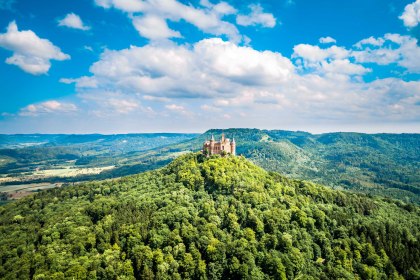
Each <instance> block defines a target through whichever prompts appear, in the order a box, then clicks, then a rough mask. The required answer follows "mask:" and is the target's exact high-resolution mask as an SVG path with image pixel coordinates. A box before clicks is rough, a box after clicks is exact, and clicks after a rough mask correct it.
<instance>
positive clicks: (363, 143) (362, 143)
mask: <svg viewBox="0 0 420 280" xmlns="http://www.w3.org/2000/svg"><path fill="white" fill-rule="evenodd" d="M224 132H225V134H226V136H227V137H232V136H235V138H236V141H237V151H238V153H239V154H243V155H244V156H245V157H246V158H248V159H249V160H251V161H252V162H253V163H255V164H257V165H259V166H261V167H263V168H265V169H267V170H269V171H276V172H279V173H281V174H283V175H285V176H287V177H289V178H296V179H306V180H310V181H313V182H317V183H321V184H323V185H327V186H330V187H332V188H335V189H346V190H352V191H357V192H362V193H368V194H372V195H380V196H387V197H391V198H398V199H402V200H404V201H406V202H413V203H417V204H420V172H419V170H420V134H363V133H325V134H310V133H307V132H293V131H282V130H258V129H226V130H224ZM221 133H222V130H217V129H214V130H209V131H207V132H206V133H204V134H201V135H194V134H151V135H147V134H138V135H136V134H133V135H108V136H103V135H55V136H54V135H38V136H37V135H35V136H37V137H38V138H35V139H38V140H37V141H35V140H34V135H29V136H25V137H26V138H24V139H22V138H19V137H18V136H4V135H3V136H2V137H0V147H3V149H0V174H3V175H4V176H12V177H16V178H19V180H20V181H19V183H33V182H79V181H83V180H95V179H106V178H115V177H120V176H126V175H130V174H136V173H139V172H143V171H147V170H151V169H155V168H159V167H162V166H164V165H166V164H168V163H169V162H171V161H172V160H173V159H174V158H176V157H178V156H179V155H181V154H183V153H186V152H189V151H198V150H200V149H201V147H202V143H203V141H204V140H206V139H208V138H210V136H211V134H214V135H215V136H216V137H220V135H221ZM20 137H24V136H20ZM2 139H3V140H2ZM19 143H20V144H19ZM30 143H32V144H30ZM33 143H36V144H37V145H34V144H33ZM28 145H31V146H28ZM63 163H64V166H63ZM96 167H100V168H104V171H102V172H101V173H100V174H90V175H89V174H80V175H77V176H72V177H54V176H52V175H51V176H44V175H43V176H37V177H34V176H32V177H31V175H30V174H33V173H34V171H35V170H36V169H37V168H38V169H42V170H43V169H46V170H47V171H46V172H48V170H49V169H57V168H72V169H75V168H76V169H77V168H80V169H82V170H83V169H89V168H96ZM46 172H44V173H43V174H45V173H46ZM81 173H82V172H81ZM25 174H27V175H25ZM35 174H36V173H35ZM53 174H54V173H53ZM47 175H48V173H47Z"/></svg>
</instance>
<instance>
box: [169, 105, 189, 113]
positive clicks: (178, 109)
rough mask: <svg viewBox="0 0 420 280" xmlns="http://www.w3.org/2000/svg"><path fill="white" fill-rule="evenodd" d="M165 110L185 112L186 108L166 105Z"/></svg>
mask: <svg viewBox="0 0 420 280" xmlns="http://www.w3.org/2000/svg"><path fill="white" fill-rule="evenodd" d="M165 108H167V109H169V110H171V111H178V112H182V111H185V108H184V107H183V106H180V105H176V104H169V105H166V106H165Z"/></svg>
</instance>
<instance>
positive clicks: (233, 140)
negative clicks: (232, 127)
mask: <svg viewBox="0 0 420 280" xmlns="http://www.w3.org/2000/svg"><path fill="white" fill-rule="evenodd" d="M230 153H231V154H232V155H234V156H235V155H236V142H235V137H232V142H230Z"/></svg>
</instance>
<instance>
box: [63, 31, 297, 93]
mask: <svg viewBox="0 0 420 280" xmlns="http://www.w3.org/2000/svg"><path fill="white" fill-rule="evenodd" d="M168 65H170V67H168ZM90 71H91V72H92V74H93V76H91V77H90V78H87V77H83V80H74V79H73V80H63V82H76V83H77V86H78V87H80V88H82V87H84V85H83V84H82V83H87V82H90V81H95V85H98V86H99V90H100V89H109V88H114V89H116V90H118V91H122V92H131V93H132V94H137V95H141V96H147V97H148V98H149V100H150V98H151V96H154V97H165V98H203V97H205V98H213V97H215V96H228V95H232V94H234V92H235V91H236V89H237V88H239V87H245V86H246V87H248V86H254V85H255V86H270V85H274V84H278V83H282V82H285V81H287V80H288V79H290V78H291V76H292V75H293V74H294V66H293V64H292V63H291V62H290V61H289V60H288V59H287V58H285V57H283V56H281V55H280V54H279V53H274V52H270V51H264V52H259V51H256V50H254V49H252V48H250V47H241V46H237V45H235V44H233V43H231V42H225V41H223V40H221V39H217V38H214V39H206V40H202V41H200V42H198V43H196V44H195V45H194V46H192V47H189V46H177V45H174V44H172V45H165V46H162V45H160V46H152V45H147V46H145V47H134V46H132V47H130V48H129V49H124V50H120V51H109V50H107V51H105V52H104V53H103V54H102V55H101V59H100V60H99V61H98V62H96V63H95V64H93V65H92V66H91V68H90ZM86 86H90V85H89V83H88V84H87V85H86Z"/></svg>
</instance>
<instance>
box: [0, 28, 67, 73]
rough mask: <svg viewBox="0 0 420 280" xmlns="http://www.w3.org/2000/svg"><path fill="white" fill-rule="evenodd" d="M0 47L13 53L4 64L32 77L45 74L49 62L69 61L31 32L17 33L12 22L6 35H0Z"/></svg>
mask: <svg viewBox="0 0 420 280" xmlns="http://www.w3.org/2000/svg"><path fill="white" fill-rule="evenodd" d="M0 47H2V48H5V49H7V50H10V51H12V52H13V55H12V56H11V57H9V58H7V59H6V63H8V64H13V65H16V66H18V67H19V68H21V69H22V70H23V71H25V72H27V73H30V74H33V75H41V74H45V73H47V72H48V71H49V69H50V67H51V60H60V61H61V60H67V59H70V56H69V55H67V54H65V53H63V52H62V51H61V50H60V48H58V47H57V46H55V45H53V44H52V43H51V42H50V41H49V40H47V39H41V38H39V37H38V36H37V35H36V34H35V33H34V32H33V31H31V30H23V31H19V30H18V27H17V25H16V22H14V21H13V22H11V23H10V24H9V26H8V27H7V32H6V33H3V34H0Z"/></svg>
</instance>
